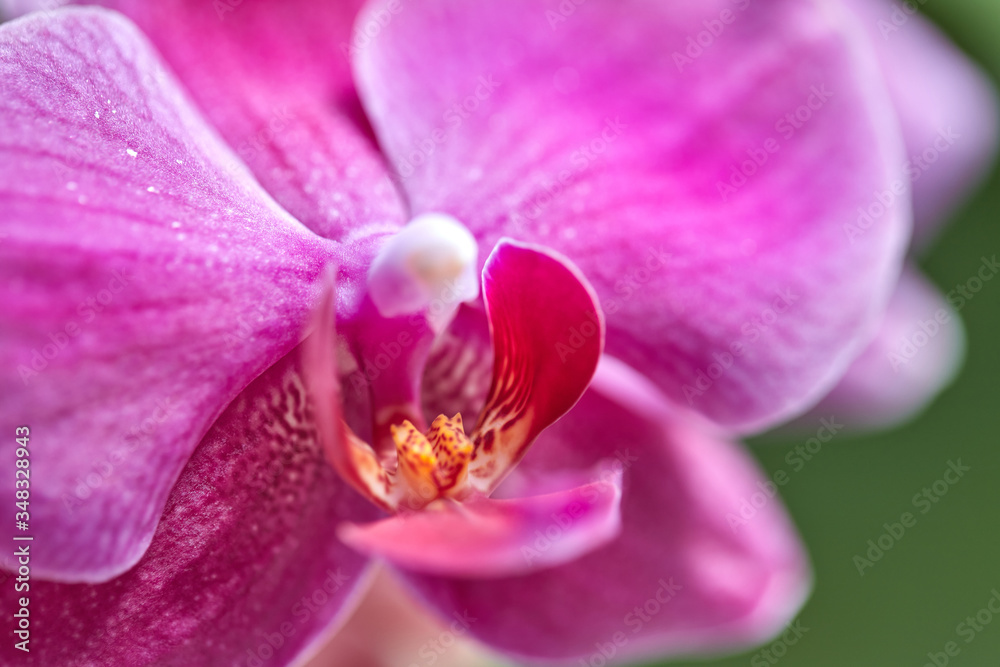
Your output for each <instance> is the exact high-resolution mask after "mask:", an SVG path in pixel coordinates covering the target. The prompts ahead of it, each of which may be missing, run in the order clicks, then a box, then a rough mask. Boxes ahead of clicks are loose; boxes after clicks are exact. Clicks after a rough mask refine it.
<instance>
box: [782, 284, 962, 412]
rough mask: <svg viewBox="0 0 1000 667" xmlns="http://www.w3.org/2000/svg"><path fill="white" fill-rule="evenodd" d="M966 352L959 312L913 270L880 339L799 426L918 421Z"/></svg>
mask: <svg viewBox="0 0 1000 667" xmlns="http://www.w3.org/2000/svg"><path fill="white" fill-rule="evenodd" d="M954 296H955V297H958V295H957V294H955V295H954ZM958 298H960V297H958ZM964 351H965V330H964V327H963V326H962V320H961V318H960V317H959V315H958V313H956V312H955V310H954V309H953V308H952V306H951V305H950V304H949V303H948V302H947V301H946V300H945V298H944V296H942V295H941V293H940V292H939V291H938V290H937V288H936V287H934V286H933V285H932V284H930V283H929V282H928V281H927V279H926V278H924V277H923V276H922V275H920V273H919V271H918V270H917V269H915V268H909V269H907V271H906V272H904V273H903V277H902V280H901V281H900V283H899V286H898V287H897V288H896V293H895V294H894V295H893V297H892V301H890V302H889V310H888V311H887V312H886V314H885V319H884V320H883V322H882V328H881V329H879V333H878V336H877V337H876V338H875V340H874V341H872V343H871V344H870V345H869V346H868V349H866V350H865V352H864V353H863V354H862V355H861V356H860V357H858V358H857V359H856V360H855V361H854V363H853V364H852V365H851V367H850V369H848V371H847V374H846V375H845V376H844V377H843V378H842V379H841V381H840V384H838V385H837V386H836V387H835V388H834V390H833V391H832V392H830V393H829V394H828V395H827V396H826V397H825V398H824V399H823V400H822V401H821V402H820V403H819V405H817V406H816V408H814V409H813V411H812V412H811V413H809V414H807V415H805V416H803V417H802V418H801V419H799V420H797V422H796V427H799V426H802V425H805V426H807V427H809V428H812V429H815V424H816V420H817V419H819V418H821V417H827V418H829V417H830V416H831V415H832V416H833V417H835V418H836V419H840V420H843V421H844V422H846V423H847V424H848V425H851V426H863V427H883V426H889V425H891V424H894V423H897V422H900V421H903V420H905V419H907V418H909V417H912V416H913V415H914V414H916V413H917V412H919V411H920V410H921V409H922V408H924V407H925V406H926V405H927V404H928V403H929V402H930V401H931V400H932V399H933V398H934V397H935V396H937V394H938V393H940V392H941V390H942V389H944V388H945V387H946V386H947V385H948V384H949V383H950V382H951V380H952V379H953V378H954V377H955V373H956V372H957V370H958V368H959V366H960V363H961V361H962V357H963V353H964Z"/></svg>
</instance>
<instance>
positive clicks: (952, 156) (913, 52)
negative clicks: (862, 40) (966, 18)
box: [847, 0, 1000, 244]
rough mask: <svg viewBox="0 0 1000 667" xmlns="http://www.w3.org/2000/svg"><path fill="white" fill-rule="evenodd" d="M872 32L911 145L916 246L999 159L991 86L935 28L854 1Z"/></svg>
mask: <svg viewBox="0 0 1000 667" xmlns="http://www.w3.org/2000/svg"><path fill="white" fill-rule="evenodd" d="M847 5H848V6H849V7H851V8H852V9H853V11H855V12H857V13H858V16H859V17H861V19H862V21H863V24H864V26H865V28H866V29H867V31H868V33H869V36H870V38H871V40H872V42H873V43H874V45H875V49H876V51H877V53H878V57H879V63H880V65H881V66H882V71H883V74H884V75H885V79H886V83H887V84H888V86H889V92H890V93H891V95H892V100H893V103H894V105H895V107H896V113H897V114H898V115H899V119H900V121H901V123H902V127H903V136H904V138H905V139H906V149H907V160H908V162H907V170H908V177H909V179H911V180H912V181H913V200H914V216H915V220H914V221H915V224H916V236H917V239H916V240H917V242H918V243H921V244H926V242H927V241H929V240H930V239H931V237H932V236H933V234H934V232H935V231H936V230H937V228H938V227H939V226H940V224H941V223H942V222H944V219H945V217H946V216H947V215H948V214H950V213H951V212H952V211H953V210H954V208H955V207H956V205H958V204H959V203H960V202H961V200H962V199H963V198H965V197H966V196H967V195H968V194H969V193H970V192H971V190H972V189H973V188H974V187H975V186H977V185H979V184H980V183H981V181H982V180H983V178H984V177H985V176H986V174H987V172H988V167H989V166H990V164H991V162H992V161H993V159H994V157H995V155H996V151H997V139H998V131H997V130H998V127H997V122H998V111H1000V110H998V107H997V94H996V90H995V88H994V86H993V84H992V82H991V81H990V80H989V78H988V77H987V75H986V73H985V72H983V71H982V70H981V69H980V68H979V67H978V66H977V65H975V64H974V63H973V62H971V61H970V60H969V59H968V57H967V56H966V55H965V54H963V53H962V52H961V51H960V50H959V49H958V48H957V47H956V46H955V45H954V44H952V43H951V41H950V40H949V39H948V37H946V36H945V35H944V34H943V33H941V31H939V30H938V29H937V28H936V27H935V26H934V25H933V24H931V23H930V22H929V21H927V20H925V19H924V18H923V17H922V16H920V14H919V12H918V13H916V14H914V13H913V12H911V11H910V7H912V6H913V5H908V6H907V5H904V4H901V3H896V2H889V1H888V0H849V1H848V2H847Z"/></svg>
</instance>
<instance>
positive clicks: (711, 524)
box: [409, 364, 810, 664]
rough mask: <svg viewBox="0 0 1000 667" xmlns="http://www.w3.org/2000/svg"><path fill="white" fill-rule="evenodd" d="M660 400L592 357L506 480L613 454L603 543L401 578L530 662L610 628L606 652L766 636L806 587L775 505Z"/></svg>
mask: <svg viewBox="0 0 1000 667" xmlns="http://www.w3.org/2000/svg"><path fill="white" fill-rule="evenodd" d="M616 375H617V377H615V376H616ZM609 396H616V398H614V399H611V398H609ZM619 401H621V402H619ZM626 404H627V405H629V406H632V407H631V408H626V407H624V406H625V405H626ZM663 406H664V403H663V400H662V398H660V397H658V396H656V395H655V393H654V392H651V391H649V390H647V388H645V387H644V385H643V381H642V380H641V379H637V378H636V374H635V372H634V371H628V370H620V369H618V368H617V367H616V366H613V365H609V364H602V367H601V369H599V370H598V373H597V375H596V376H595V378H594V383H593V385H592V389H591V390H590V391H588V392H587V394H586V395H585V396H584V397H583V399H582V400H581V401H580V403H579V404H578V405H577V406H576V407H575V408H574V409H573V410H572V411H571V412H570V413H569V414H568V415H567V416H566V417H565V418H564V419H562V420H561V421H559V422H558V423H557V424H556V425H555V426H553V427H552V428H551V429H549V430H548V431H546V433H545V434H544V435H543V436H542V437H541V438H540V439H539V442H538V444H537V445H536V446H535V447H534V448H533V449H532V450H531V453H529V455H528V456H527V457H526V458H525V460H524V461H523V462H522V463H521V465H520V466H519V467H518V469H517V471H516V472H515V475H514V476H512V478H511V480H510V482H509V484H515V483H519V484H518V486H521V485H523V486H525V487H527V488H531V487H532V486H533V485H536V484H537V483H539V482H543V481H544V480H546V479H547V478H549V477H550V476H551V475H553V474H554V473H557V472H559V471H561V470H564V469H572V470H577V471H580V470H586V469H587V468H588V467H589V466H591V465H593V463H594V462H595V461H597V460H601V459H609V458H610V459H617V460H618V461H620V462H621V465H622V467H623V468H624V494H623V501H622V533H621V536H620V537H618V538H617V539H616V540H614V541H613V542H611V543H609V544H608V545H607V546H605V547H602V548H600V549H598V550H596V551H594V552H592V553H590V554H587V555H585V556H583V557H581V558H579V559H577V560H575V561H573V562H570V563H567V564H566V565H562V566H559V567H555V568H552V569H548V570H544V571H540V572H536V573H532V574H528V575H525V576H519V577H507V578H502V579H495V580H489V581H480V580H467V579H458V578H445V577H430V576H420V575H411V576H410V577H409V580H410V581H411V582H412V583H413V584H414V585H415V586H416V588H417V590H419V591H420V592H421V593H422V595H423V596H424V597H425V598H426V599H427V600H428V601H430V602H431V603H432V604H434V605H435V606H437V607H438V608H440V610H441V611H442V613H444V614H446V615H450V614H451V613H453V612H455V611H458V612H462V611H467V612H468V613H469V614H470V615H472V616H474V617H476V618H477V619H478V621H477V622H476V623H475V624H473V626H472V628H471V632H472V634H473V635H475V636H476V637H477V638H478V639H480V640H481V641H484V642H486V643H487V644H489V645H490V646H492V647H494V648H496V649H499V650H501V651H503V652H505V653H508V654H511V655H514V656H520V657H526V658H530V659H545V660H558V661H564V660H565V661H575V660H578V659H580V658H589V657H590V656H591V655H592V654H594V655H600V653H599V650H600V648H599V647H600V645H605V644H607V643H608V642H612V643H613V642H615V636H616V635H617V634H618V633H621V635H620V636H623V637H624V646H619V649H618V651H619V652H618V655H617V656H616V660H619V661H629V660H637V659H639V658H644V657H653V656H655V657H658V658H661V659H662V658H663V657H665V656H666V655H676V654H679V653H687V652H691V651H695V650H698V651H704V650H707V651H722V650H726V649H731V648H737V647H745V646H748V645H751V644H753V643H756V642H759V641H762V640H764V639H765V638H767V637H769V636H771V635H773V634H774V633H776V632H777V631H778V630H780V628H781V627H783V626H784V625H785V624H786V623H788V622H789V621H790V620H791V619H792V618H793V617H794V615H795V614H796V613H797V611H798V609H799V608H800V606H801V604H802V602H803V600H804V598H805V595H806V594H807V592H808V590H809V584H810V573H809V566H808V563H807V560H806V556H805V554H804V553H803V549H802V545H801V544H800V542H799V541H798V539H797V537H796V534H795V531H794V528H793V527H792V525H791V524H790V522H789V520H788V517H787V515H786V513H785V510H784V508H783V507H782V503H781V501H780V499H779V498H778V497H777V496H774V497H771V496H770V495H769V494H770V493H771V491H770V487H769V486H768V483H767V481H766V478H765V477H764V475H763V474H762V472H761V471H760V470H758V468H757V467H756V465H755V464H754V462H753V460H752V458H751V457H750V456H749V455H748V454H746V453H745V452H744V451H742V450H741V448H740V447H739V446H737V445H735V444H733V443H731V442H728V441H726V440H723V439H720V438H718V437H714V436H711V435H708V434H707V433H706V432H704V431H703V430H700V429H699V428H697V427H694V426H693V425H691V424H690V423H688V422H686V421H684V420H683V419H682V418H680V417H679V416H677V415H675V414H672V413H670V412H668V411H667V410H666V409H665V408H664V407H663ZM519 478H520V479H519ZM507 486H508V485H505V486H504V487H502V488H501V489H500V491H501V492H502V491H504V489H505V488H506V487H507ZM758 497H759V498H763V503H762V504H761V503H760V501H759V500H758ZM751 498H753V500H751ZM751 502H753V503H757V509H754V505H750V503H751ZM745 504H746V505H747V506H748V507H749V510H748V508H747V507H745V506H744V505H745ZM741 510H742V511H743V512H745V513H746V516H749V517H750V518H749V519H748V520H743V519H742V518H741V515H740V512H741ZM750 511H752V512H753V514H750ZM647 604H648V605H649V607H646V605H647ZM637 608H639V611H636V609H637ZM643 608H645V609H648V610H649V611H646V612H644V611H643ZM654 612H655V613H654ZM644 613H645V614H647V615H646V616H645V618H644V617H643V616H642V614H644ZM619 643H620V642H619ZM574 664H575V663H574Z"/></svg>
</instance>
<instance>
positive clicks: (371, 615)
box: [307, 573, 498, 667]
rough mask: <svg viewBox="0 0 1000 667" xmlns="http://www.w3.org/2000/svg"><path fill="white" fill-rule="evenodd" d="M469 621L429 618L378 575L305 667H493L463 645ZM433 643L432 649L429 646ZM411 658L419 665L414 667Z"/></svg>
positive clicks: (478, 648)
mask: <svg viewBox="0 0 1000 667" xmlns="http://www.w3.org/2000/svg"><path fill="white" fill-rule="evenodd" d="M474 622H475V621H473V620H472V619H468V618H463V617H462V616H461V615H459V616H457V617H453V618H447V619H443V620H439V619H436V618H434V617H432V615H431V614H428V613H427V610H426V609H425V608H424V607H423V606H422V605H421V604H419V603H418V602H417V601H416V600H414V599H413V596H412V595H411V594H409V592H408V591H406V590H405V589H403V587H402V586H400V585H399V583H397V582H396V581H395V580H394V579H393V578H392V577H390V576H389V575H388V574H387V573H380V574H379V575H378V576H377V577H376V579H375V582H374V583H373V584H372V586H371V588H370V589H369V591H368V593H367V594H366V595H365V598H364V600H363V601H362V602H361V604H360V605H359V606H358V609H357V610H356V611H355V612H354V614H353V615H352V616H351V618H350V620H349V621H348V622H347V623H346V624H345V625H344V627H343V629H342V630H341V631H340V632H338V633H337V635H336V636H335V637H334V638H333V640H332V641H331V642H330V643H329V644H327V645H326V646H324V647H323V650H322V651H321V652H320V653H319V654H317V655H316V657H315V658H314V659H313V660H312V661H311V662H310V663H308V665H307V667H331V666H333V665H344V666H345V667H403V666H408V665H414V664H417V665H419V664H421V663H423V664H429V663H431V662H433V665H434V667H498V666H497V664H496V662H495V661H492V660H490V659H489V658H488V656H486V655H485V654H484V651H483V650H482V647H481V646H480V645H478V644H476V643H475V642H473V641H472V640H470V639H468V636H467V626H469V625H471V624H472V623H474ZM431 642H435V643H433V644H432V643H431ZM414 656H417V658H418V659H419V660H417V661H415V659H414Z"/></svg>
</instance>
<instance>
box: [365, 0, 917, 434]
mask: <svg viewBox="0 0 1000 667" xmlns="http://www.w3.org/2000/svg"><path fill="white" fill-rule="evenodd" d="M736 4H738V5H745V6H748V7H749V9H747V10H746V11H740V10H739V9H738V7H735V6H734V3H732V2H728V1H723V0H712V1H710V2H705V1H703V0H702V1H698V2H694V1H693V0H692V1H690V2H672V3H655V2H640V1H638V0H631V1H625V2H623V1H619V0H613V1H612V0H591V1H590V2H586V3H582V4H580V3H568V2H558V1H557V0H546V1H544V2H537V1H534V0H488V1H485V2H477V3H468V2H461V1H460V0H428V1H427V2H423V3H420V4H419V5H415V6H407V7H406V10H405V11H403V12H400V13H399V14H398V15H397V16H395V17H394V18H393V19H392V21H391V22H389V23H388V25H387V26H386V27H385V28H384V29H383V30H382V31H381V32H380V34H379V35H378V39H377V40H373V43H372V44H371V46H369V47H368V48H367V49H365V50H364V51H362V52H361V53H360V54H358V55H357V56H356V58H355V71H356V74H357V77H356V78H357V81H358V86H359V90H360V91H361V96H362V99H363V101H364V104H365V108H366V109H367V110H368V112H369V116H370V117H371V118H372V122H373V124H374V126H375V128H376V132H377V134H378V136H379V138H380V141H381V143H382V145H383V147H384V148H385V150H386V152H387V153H388V155H389V156H390V158H391V160H392V161H393V163H394V165H395V166H396V168H397V171H399V172H400V183H401V186H402V187H403V188H404V189H405V191H406V194H407V197H408V199H409V201H410V202H411V205H412V208H413V211H414V213H415V214H416V213H421V212H424V211H442V212H445V213H449V214H451V215H454V216H455V217H457V218H458V219H459V220H462V221H463V222H464V223H465V224H466V225H468V227H469V228H470V229H471V230H472V231H473V233H475V234H476V235H477V237H478V238H479V239H480V242H481V244H482V245H481V247H482V248H484V249H486V248H489V247H491V246H492V245H493V244H494V243H495V242H496V240H497V239H498V238H500V237H501V236H504V235H506V236H511V237H513V238H516V239H521V240H528V241H532V242H535V243H539V244H543V245H546V246H549V247H552V248H554V249H556V250H558V251H560V252H563V253H565V254H566V255H567V257H569V258H570V259H571V260H572V261H574V262H576V263H577V264H578V265H579V266H580V268H581V270H582V271H583V273H584V274H585V275H586V276H587V278H588V279H589V280H591V281H592V282H593V284H594V287H595V289H596V290H597V293H598V295H599V296H600V299H601V305H602V307H603V308H604V309H605V311H606V312H607V314H608V350H609V352H611V353H612V354H615V355H617V356H619V357H621V358H623V359H624V360H626V361H628V362H629V363H630V364H632V365H633V366H634V367H636V368H641V369H642V370H643V372H645V373H647V374H649V375H650V376H651V377H652V378H654V379H655V381H656V382H657V383H658V384H659V385H660V386H661V387H663V388H664V390H665V391H666V392H667V393H668V394H669V396H670V397H671V398H672V399H674V400H677V401H680V402H681V403H683V404H688V403H690V404H691V405H693V406H694V407H696V408H697V409H699V410H701V411H702V412H704V413H705V414H707V415H709V416H711V417H712V418H713V419H715V420H717V421H719V422H721V423H724V424H727V425H731V426H739V427H743V428H754V427H760V426H763V425H766V424H768V423H771V422H773V421H776V420H780V419H781V418H783V417H784V416H786V415H791V414H793V413H795V412H796V411H798V410H801V409H803V408H804V407H805V406H807V405H808V404H809V403H810V402H811V401H815V400H816V399H817V398H818V397H819V396H820V395H821V394H822V393H824V392H825V391H827V390H828V389H829V388H830V386H831V385H832V384H833V383H834V382H835V380H836V378H837V377H838V375H839V374H840V373H841V372H842V371H843V370H844V369H845V368H846V366H847V364H848V362H849V360H850V359H851V358H852V357H853V356H854V355H855V354H857V353H859V352H860V350H861V347H862V345H863V343H864V341H865V337H866V336H870V335H871V333H872V331H874V328H875V327H876V326H877V321H878V317H879V316H880V313H881V310H882V308H883V307H884V305H885V303H886V301H887V300H888V298H889V294H890V292H891V289H892V287H893V285H894V283H895V280H896V277H897V276H898V272H899V266H900V260H901V255H902V250H903V246H904V244H905V242H906V235H907V230H908V224H907V223H908V216H909V210H908V205H907V201H906V200H905V198H897V201H896V202H895V203H894V205H892V206H891V207H890V210H889V211H888V212H887V213H884V214H883V216H882V218H881V219H880V222H879V224H878V225H874V226H872V227H871V228H870V229H868V230H867V233H866V234H864V236H863V238H862V239H859V240H857V242H855V243H852V242H851V239H849V237H848V234H847V233H846V232H845V225H846V224H847V223H851V222H853V221H854V220H855V219H856V218H857V209H858V207H859V206H862V205H867V204H868V203H869V202H870V200H871V199H872V197H873V193H874V192H876V191H881V190H885V189H886V188H887V187H889V185H890V184H891V183H893V182H894V181H895V180H897V179H898V178H900V177H901V175H902V169H901V167H902V162H903V160H902V157H903V150H902V142H901V141H900V139H899V136H898V131H897V128H896V122H895V119H894V118H893V114H892V113H891V106H890V103H889V100H888V96H887V95H886V94H885V92H884V91H883V90H882V89H881V86H879V85H877V84H878V81H877V80H876V79H875V78H874V77H876V76H877V66H876V64H875V62H874V57H873V56H872V54H870V53H869V52H868V51H867V50H866V49H865V48H864V40H863V39H862V37H861V36H860V32H859V30H858V29H857V27H856V25H855V24H854V23H853V22H852V21H851V20H850V19H851V18H852V17H850V16H847V15H846V14H845V13H844V12H838V10H837V8H836V7H828V3H823V4H822V6H820V4H819V3H802V2H792V1H781V0H774V1H771V2H754V3H736ZM387 6H388V4H387V3H386V2H379V3H374V4H373V5H372V6H371V8H370V9H369V10H367V11H366V13H364V14H362V18H361V20H362V21H364V20H367V18H368V17H371V16H373V15H374V12H377V11H380V10H384V9H385V8H386V7H387ZM720 17H724V18H725V19H726V20H729V23H728V24H724V23H722V20H723V19H722V18H720ZM708 24H710V25H708ZM711 30H716V31H718V30H722V31H724V33H722V34H720V35H719V36H718V38H717V39H716V38H715V37H713V36H712V34H711V33H710V31H711ZM697 39H702V40H703V41H708V42H710V46H709V47H704V48H703V47H698V46H697ZM691 43H694V44H695V46H693V47H691V46H690V45H691ZM688 48H691V49H692V53H695V55H698V54H697V53H696V52H697V50H699V49H700V51H701V53H700V55H698V57H697V58H692V59H691V60H690V62H685V61H682V62H680V64H678V60H677V59H678V58H680V57H684V56H683V54H684V52H685V50H686V49H688ZM809 102H811V103H812V104H813V105H814V106H817V107H819V108H818V109H816V110H815V111H811V110H810V109H808V108H807V107H805V108H803V110H802V111H801V112H800V111H799V109H800V107H802V105H805V104H807V103H809ZM797 112H800V113H803V115H809V116H810V119H809V120H808V122H805V123H803V124H801V127H800V128H799V129H797V130H796V129H795V128H793V127H792V126H791V125H790V124H789V122H788V121H787V120H785V121H784V124H782V125H780V126H779V125H778V123H781V122H782V120H783V119H785V116H786V114H789V113H791V114H794V113H797ZM795 122H796V123H798V121H795ZM791 133H794V136H792V137H789V136H788V135H789V134H791ZM765 146H771V147H772V148H773V147H774V146H777V147H778V152H777V153H773V154H772V153H767V151H766V149H765ZM428 154H429V155H428ZM751 156H757V157H758V160H760V161H763V159H764V158H765V157H766V158H767V162H766V163H765V164H764V166H763V167H756V166H754V165H753V164H751V165H750V166H751V167H752V168H753V169H754V170H755V171H758V172H759V173H757V174H756V175H754V176H753V177H752V178H749V179H748V182H747V183H746V185H744V186H743V187H742V188H740V189H738V191H737V192H735V193H721V192H720V189H719V184H720V183H723V182H725V181H727V180H728V179H729V178H730V177H731V175H732V171H731V170H733V169H738V168H739V167H738V165H740V164H741V163H743V162H745V161H748V160H751V159H752V157H751ZM761 156H763V157H761ZM783 295H784V297H785V299H786V300H787V299H794V300H795V301H794V304H793V305H792V306H791V307H790V309H788V312H787V313H785V314H782V315H780V316H779V317H778V318H777V321H774V322H770V321H769V322H768V324H767V325H766V326H767V330H766V331H765V330H764V329H763V327H762V326H758V324H755V322H757V323H760V322H761V320H762V319H769V318H771V317H772V316H774V315H775V311H774V304H776V303H777V304H778V305H779V306H781V307H784V305H785V301H783ZM747 332H749V333H747ZM737 343H739V344H740V345H742V347H740V348H738V349H739V350H740V352H741V355H740V356H739V359H738V360H736V361H734V362H733V364H732V368H730V369H729V370H728V372H725V373H723V374H722V375H721V377H718V378H715V379H712V381H711V388H710V390H705V391H701V390H700V389H698V388H697V387H699V386H702V385H703V384H704V382H705V380H702V378H703V377H704V378H706V380H707V379H709V378H708V377H707V376H708V374H709V373H712V374H714V373H715V372H716V369H715V367H713V364H716V363H717V359H718V358H719V357H722V358H725V357H726V355H730V354H731V351H732V348H733V346H734V345H736V344H737ZM699 392H700V393H699Z"/></svg>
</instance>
